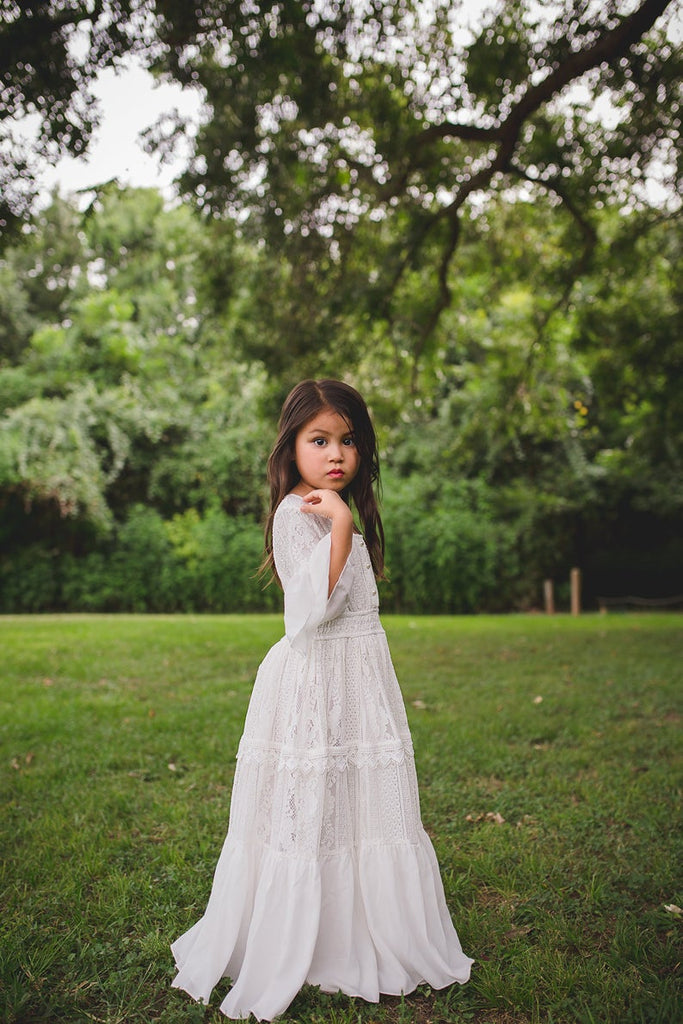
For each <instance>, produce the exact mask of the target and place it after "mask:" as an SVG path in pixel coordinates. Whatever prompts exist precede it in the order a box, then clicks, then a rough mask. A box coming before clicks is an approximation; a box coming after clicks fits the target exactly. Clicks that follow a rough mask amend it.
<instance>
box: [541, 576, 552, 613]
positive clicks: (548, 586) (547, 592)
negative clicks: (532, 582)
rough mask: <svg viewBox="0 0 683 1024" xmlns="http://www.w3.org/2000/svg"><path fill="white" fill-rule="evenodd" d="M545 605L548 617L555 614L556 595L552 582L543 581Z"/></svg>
mask: <svg viewBox="0 0 683 1024" xmlns="http://www.w3.org/2000/svg"><path fill="white" fill-rule="evenodd" d="M543 604H544V605H545V613H546V615H554V614H555V593H554V591H553V581H552V580H543Z"/></svg>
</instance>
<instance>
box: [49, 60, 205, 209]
mask: <svg viewBox="0 0 683 1024" xmlns="http://www.w3.org/2000/svg"><path fill="white" fill-rule="evenodd" d="M93 92H94V94H95V96H96V97H97V99H98V100H99V101H100V104H101V109H102V122H101V124H100V127H99V129H98V130H97V131H96V132H95V135H94V137H93V140H92V142H91V144H90V147H89V149H88V153H87V155H86V156H85V157H79V158H78V159H74V158H73V157H65V158H63V159H62V160H60V161H59V162H58V163H57V164H55V165H54V166H53V167H45V169H44V171H43V174H42V185H43V189H44V191H45V193H46V195H47V193H48V192H49V191H50V190H51V189H52V188H54V186H55V185H58V186H59V187H60V191H62V192H63V193H69V192H78V191H80V190H82V189H87V188H89V187H91V186H93V185H99V184H101V183H102V182H104V181H109V180H110V179H111V178H118V180H119V182H120V183H121V184H122V185H133V186H136V187H153V188H160V189H163V190H164V192H167V193H168V194H170V192H171V183H172V181H173V179H174V178H175V177H177V175H178V174H179V173H180V171H182V169H183V166H184V162H185V159H186V156H187V154H186V153H183V152H179V153H178V155H177V157H176V159H175V161H174V162H172V163H168V164H164V165H161V164H160V161H159V158H158V157H153V156H149V155H148V154H147V153H145V151H144V150H143V148H142V143H141V141H140V133H141V132H143V131H144V130H145V129H146V128H149V126H150V125H152V124H154V123H155V122H156V121H157V119H158V118H159V117H160V116H161V115H162V114H165V113H168V112H169V111H171V110H173V109H174V108H177V109H178V110H179V112H180V114H181V115H182V116H183V118H184V119H188V120H189V122H190V123H194V122H196V120H197V116H198V113H199V108H200V106H201V97H200V95H199V93H198V92H196V91H190V90H186V91H183V90H182V89H181V88H180V86H178V85H173V84H161V85H159V84H155V82H154V79H153V78H152V76H151V75H150V74H149V72H147V71H145V70H144V69H143V68H140V67H135V66H131V67H127V68H125V69H123V70H122V71H120V72H119V73H118V74H117V73H116V72H115V71H114V70H113V69H107V70H105V71H103V72H101V74H100V75H99V76H98V78H97V81H96V82H95V84H94V86H93Z"/></svg>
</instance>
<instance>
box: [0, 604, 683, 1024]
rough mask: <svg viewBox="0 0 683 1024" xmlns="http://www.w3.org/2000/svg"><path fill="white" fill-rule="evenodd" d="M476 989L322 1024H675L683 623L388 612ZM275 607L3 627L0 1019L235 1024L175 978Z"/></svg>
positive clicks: (201, 898)
mask: <svg viewBox="0 0 683 1024" xmlns="http://www.w3.org/2000/svg"><path fill="white" fill-rule="evenodd" d="M385 626H386V629H387V633H388V636H389V641H390V645H391V648H392V653H393V656H394V661H395V664H396V667H397V671H398V674H399V678H400V680H401V682H402V687H403V692H404V697H405V700H406V705H407V708H408V713H409V717H410V722H411V727H412V730H413V739H414V742H415V748H416V757H417V765H418V773H419V776H420V788H421V797H422V814H423V819H424V822H425V825H426V827H427V828H428V831H429V832H430V834H431V836H432V838H433V841H434V844H435V847H436V851H437V855H438V857H439V861H440V864H441V867H442V873H443V878H444V884H445V887H446V895H447V898H448V902H449V905H450V908H451V910H452V913H453V916H454V920H455V923H456V926H457V928H458V931H459V934H460V937H461V939H462V942H463V946H464V948H465V949H466V951H467V952H469V953H470V954H471V955H473V956H474V957H475V958H476V961H477V962H476V964H475V967H474V970H473V976H472V980H471V982H470V983H469V984H468V985H467V986H464V987H462V988H461V987H459V986H455V987H454V988H453V989H450V990H445V991H442V992H431V991H430V990H429V989H428V988H422V989H420V990H418V992H417V993H415V994H413V995H411V996H408V997H406V998H405V999H396V998H384V999H383V1000H382V1001H381V1002H380V1004H379V1005H369V1004H365V1003H363V1002H362V1001H361V1000H352V999H348V998H345V997H342V996H326V995H322V994H320V993H319V992H318V991H317V990H315V989H311V988H307V989H304V990H303V991H302V992H301V993H300V994H299V996H298V997H297V999H296V1000H295V1002H294V1003H293V1004H292V1006H291V1008H290V1010H289V1012H288V1013H287V1014H286V1015H285V1017H284V1018H283V1020H284V1021H287V1022H294V1021H296V1022H301V1024H428V1022H431V1024H440V1022H453V1024H458V1022H463V1024H464V1022H475V1024H477V1022H478V1024H535V1022H547V1024H598V1022H599V1024H672V1022H674V1021H677V1020H681V1019H683V1005H682V1003H681V997H680V995H679V994H678V993H679V992H680V989H679V988H678V980H677V971H678V967H679V958H680V938H681V927H682V922H683V918H682V917H681V916H680V915H678V914H676V913H675V912H672V911H671V910H667V909H666V907H667V906H670V905H677V906H683V892H682V891H681V880H680V875H679V874H678V865H680V863H681V862H682V858H681V851H680V839H681V831H680V820H679V818H678V815H679V812H680V798H681V791H680V749H681V745H680V732H679V722H680V702H681V681H682V678H681V677H682V669H683V628H682V627H683V620H682V619H681V618H680V616H675V615H623V616H619V615H609V616H602V617H601V616H585V617H582V618H580V619H571V618H567V617H556V618H545V617H541V616H538V617H533V616H529V617H519V616H512V617H500V618H493V617H481V618H467V619H465V618H409V617H395V618H391V617H387V618H386V620H385ZM280 635H281V625H280V620H279V618H278V617H277V616H245V617H237V616H223V617H209V616H207V617H162V616H154V617H148V618H145V617H134V616H120V617H106V616H45V617H34V618H30V617H5V618H2V619H0V651H1V657H2V670H1V677H2V679H1V682H0V747H1V757H0V777H1V779H2V799H3V806H4V812H3V826H4V827H3V838H2V850H1V854H2V868H1V869H0V870H1V872H2V874H1V877H2V907H3V913H2V919H1V925H0V928H1V933H0V957H1V960H2V965H1V968H0V969H1V974H0V1013H1V1014H2V1019H3V1020H5V1021H6V1022H7V1024H38V1022H41V1024H42V1022H52V1021H64V1022H69V1024H71V1022H83V1024H86V1022H103V1024H124V1022H125V1024H143V1022H144V1024H153V1022H161V1024H199V1022H203V1024H217V1022H218V1021H224V1020H225V1018H223V1017H222V1016H221V1015H220V1013H219V1012H218V1010H217V1006H218V1003H219V1002H220V998H221V997H222V996H221V993H220V992H217V993H215V994H214V997H213V999H212V1002H211V1006H210V1007H208V1008H204V1007H201V1006H198V1005H196V1004H194V1003H193V1002H192V1001H191V1000H190V999H189V998H188V997H187V996H186V995H185V994H184V993H181V992H178V991H176V990H172V989H170V987H169V984H170V981H171V978H172V977H173V974H174V969H173V964H172V959H171V955H170V952H169V949H168V945H169V942H170V941H171V940H172V939H173V938H175V937H176V936H177V935H179V934H180V933H181V932H182V931H184V930H185V929H186V928H187V927H188V926H189V925H190V924H191V923H193V922H194V920H195V919H196V918H197V917H198V916H199V914H200V913H201V912H202V910H203V907H204V904H205V900H206V897H207V895H208V891H209V888H210V884H211V877H212V873H213V869H214V866H215V862H216V860H217V857H218V853H219V850H220V846H221V844H222V841H223V838H224V834H225V830H226V825H227V816H228V805H229V798H230V786H231V781H232V775H233V769H234V763H235V751H236V747H237V742H238V739H239V736H240V733H241V728H242V722H243V718H244V712H245V709H246V705H247V701H248V698H249V693H250V689H251V684H252V681H253V677H254V673H255V670H256V667H257V664H258V662H259V661H260V660H261V658H262V657H263V655H264V653H265V651H266V650H267V648H268V646H269V645H270V644H271V643H273V642H274V641H275V640H276V639H277V638H278V637H279V636H280Z"/></svg>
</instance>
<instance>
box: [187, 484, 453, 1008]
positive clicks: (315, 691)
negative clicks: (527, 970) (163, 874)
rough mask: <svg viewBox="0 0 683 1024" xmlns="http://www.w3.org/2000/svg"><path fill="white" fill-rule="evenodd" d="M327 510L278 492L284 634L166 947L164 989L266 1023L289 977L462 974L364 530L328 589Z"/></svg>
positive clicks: (349, 979)
mask: <svg viewBox="0 0 683 1024" xmlns="http://www.w3.org/2000/svg"><path fill="white" fill-rule="evenodd" d="M330 528H331V526H330V521H329V520H328V519H325V518H324V517H322V516H317V515H314V514H311V513H308V512H302V511H301V498H300V497H298V496H297V495H295V494H288V495H287V496H286V497H285V498H284V499H283V501H282V502H281V504H280V505H279V507H278V509H277V511H276V514H275V518H274V524H273V553H274V557H275V564H276V567H277V571H278V575H279V577H280V580H281V581H282V585H283V588H284V595H285V631H286V636H284V637H283V638H282V639H281V640H280V641H279V642H278V643H276V644H275V646H274V647H272V648H271V650H270V651H269V652H268V654H267V655H266V657H265V659H264V661H263V662H262V664H261V666H260V668H259V670H258V673H257V676H256V681H255V684H254V689H253V693H252V697H251V701H250V703H249V709H248V711H247V716H246V721H245V727H244V734H243V736H242V739H241V741H240V744H239V750H238V754H237V768H236V772H235V780H234V784H233V791H232V800H231V806H230V822H229V828H228V834H227V837H226V840H225V843H224V846H223V849H222V852H221V855H220V859H219V861H218V864H217V867H216V871H215V875H214V880H213V887H212V891H211V895H210V898H209V902H208V905H207V908H206V911H205V913H204V916H203V917H202V918H201V920H199V921H198V922H197V923H196V924H195V925H194V926H193V927H192V928H190V930H189V931H187V932H186V933H185V934H184V935H182V936H181V937H180V938H179V939H178V940H177V941H176V942H174V943H173V946H172V947H171V948H172V950H173V955H174V957H175V960H176V964H177V966H178V974H177V975H176V977H175V979H174V981H173V985H174V986H175V987H177V988H181V989H184V990H185V991H186V992H189V993H190V995H191V996H193V997H194V998H195V999H197V1000H203V1001H204V1002H208V1000H209V996H210V993H211V990H212V989H213V987H214V986H215V985H216V983H217V982H218V981H219V980H220V979H221V978H222V977H227V978H230V979H231V980H232V982H233V984H232V987H231V988H230V991H229V992H228V995H227V996H226V998H225V1000H224V1001H223V1003H222V1004H221V1010H222V1011H223V1013H224V1014H226V1016H228V1017H231V1018H233V1019H240V1018H243V1017H244V1018H246V1017H248V1016H249V1014H250V1013H253V1014H254V1016H255V1017H256V1018H257V1019H258V1020H272V1018H273V1017H275V1016H277V1015H278V1014H280V1013H283V1012H284V1011H285V1010H286V1008H287V1006H288V1005H289V1004H290V1002H291V1001H292V999H293V998H294V996H295V995H296V994H297V992H298V991H299V989H300V988H301V986H302V985H303V984H304V983H310V984H312V985H319V986H320V987H321V989H322V990H323V991H326V992H336V991H339V990H341V991H342V992H345V993H347V994H348V995H350V996H361V997H362V998H363V999H366V1000H369V1001H371V1002H376V1001H377V1000H378V999H379V995H380V993H388V994H395V995H398V994H400V993H408V992H411V991H412V990H413V989H414V988H415V987H416V986H417V985H419V984H422V983H423V982H426V983H428V984H429V985H431V986H432V987H433V988H437V989H438V988H443V987H445V986H446V985H450V984H452V983H453V982H456V981H457V982H461V983H462V982H465V981H467V979H468V978H469V974H470V965H471V964H472V963H473V961H472V960H471V959H470V958H469V957H467V956H465V955H464V954H463V951H462V947H461V945H460V942H459V939H458V936H457V934H456V931H455V928H454V927H453V924H452V922H451V918H450V915H449V913H448V909H447V906H446V900H445V896H444V890H443V885H442V882H441V877H440V874H439V868H438V864H437V861H436V856H435V853H434V850H433V847H432V844H431V842H430V840H429V837H428V836H427V834H426V832H425V831H424V828H423V826H422V822H421V819H420V806H419V798H418V789H417V778H416V774H415V765H414V759H413V749H412V742H411V737H410V732H409V729H408V723H407V719H406V714H405V708H404V704H403V699H402V697H401V692H400V690H399V686H398V682H397V679H396V675H395V672H394V668H393V665H392V662H391V657H390V654H389V648H388V645H387V641H386V636H385V634H384V631H383V629H382V626H381V624H380V620H379V615H378V600H377V588H376V585H375V579H374V575H373V571H372V567H371V564H370V557H369V554H368V551H367V548H366V546H365V542H364V540H363V538H362V537H361V536H360V535H359V534H354V539H353V544H352V551H351V554H350V555H349V558H348V560H347V562H346V565H345V566H344V569H343V571H342V574H341V576H340V578H339V581H338V583H337V585H336V587H335V588H334V590H333V592H332V594H331V595H330V596H329V598H328V573H329V564H330Z"/></svg>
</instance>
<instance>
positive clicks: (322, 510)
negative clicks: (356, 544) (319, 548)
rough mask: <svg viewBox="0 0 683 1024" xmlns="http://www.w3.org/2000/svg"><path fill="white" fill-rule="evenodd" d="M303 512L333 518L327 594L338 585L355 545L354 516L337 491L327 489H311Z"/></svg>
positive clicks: (304, 500)
mask: <svg viewBox="0 0 683 1024" xmlns="http://www.w3.org/2000/svg"><path fill="white" fill-rule="evenodd" d="M301 500H302V502H303V505H302V506H301V511H302V512H313V513H314V514H315V515H317V516H325V517H326V518H327V519H331V520H332V529H331V531H330V578H329V584H328V591H327V596H328V597H329V596H330V594H331V593H332V591H333V590H334V588H335V587H336V585H337V581H338V579H339V577H340V576H341V573H342V569H343V568H344V566H345V565H346V562H347V560H348V557H349V555H350V554H351V547H352V545H353V516H352V514H351V509H350V508H349V506H348V505H347V504H346V502H345V501H344V499H343V498H342V497H340V495H339V494H337V492H336V491H328V490H325V489H320V490H315V491H309V492H308V494H304V495H303V497H302V499H301Z"/></svg>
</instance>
